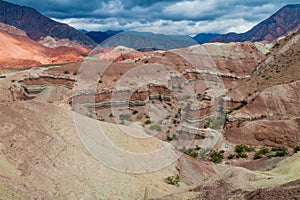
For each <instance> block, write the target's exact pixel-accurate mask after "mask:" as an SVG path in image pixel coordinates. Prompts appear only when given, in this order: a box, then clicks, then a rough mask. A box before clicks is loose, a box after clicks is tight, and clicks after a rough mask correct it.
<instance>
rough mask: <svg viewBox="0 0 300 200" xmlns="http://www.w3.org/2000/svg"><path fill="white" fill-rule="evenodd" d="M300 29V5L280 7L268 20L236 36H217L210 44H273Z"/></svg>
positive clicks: (234, 34) (235, 34)
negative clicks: (246, 42) (258, 42)
mask: <svg viewBox="0 0 300 200" xmlns="http://www.w3.org/2000/svg"><path fill="white" fill-rule="evenodd" d="M299 27H300V4H290V5H286V6H284V7H282V8H281V9H280V10H278V11H277V12H276V13H275V14H273V15H272V16H271V17H269V18H268V19H266V20H264V21H262V22H261V23H259V24H258V25H256V26H254V27H253V28H252V29H251V30H249V31H247V32H245V33H241V34H237V33H228V34H225V35H221V36H218V37H216V38H214V39H212V40H210V42H225V43H227V42H244V41H252V42H257V41H266V42H273V41H275V40H276V39H277V38H279V37H281V36H284V35H286V34H287V33H289V32H290V31H293V30H295V29H297V28H299Z"/></svg>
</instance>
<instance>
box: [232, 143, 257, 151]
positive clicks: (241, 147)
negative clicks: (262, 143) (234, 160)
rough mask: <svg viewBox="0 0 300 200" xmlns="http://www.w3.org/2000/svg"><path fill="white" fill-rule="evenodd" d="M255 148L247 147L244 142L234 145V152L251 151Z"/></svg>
mask: <svg viewBox="0 0 300 200" xmlns="http://www.w3.org/2000/svg"><path fill="white" fill-rule="evenodd" d="M254 150H255V148H254V147H248V146H246V145H244V144H239V145H236V146H235V152H236V153H242V152H252V151H254Z"/></svg>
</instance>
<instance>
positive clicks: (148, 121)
mask: <svg viewBox="0 0 300 200" xmlns="http://www.w3.org/2000/svg"><path fill="white" fill-rule="evenodd" d="M144 123H145V124H146V125H148V124H151V123H152V121H151V120H150V119H147V120H146V121H145V122H144Z"/></svg>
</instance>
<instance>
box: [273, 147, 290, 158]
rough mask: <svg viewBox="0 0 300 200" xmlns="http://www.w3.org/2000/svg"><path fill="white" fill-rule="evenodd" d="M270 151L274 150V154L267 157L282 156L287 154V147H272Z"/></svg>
mask: <svg viewBox="0 0 300 200" xmlns="http://www.w3.org/2000/svg"><path fill="white" fill-rule="evenodd" d="M271 151H273V152H275V154H274V155H270V156H269V157H284V156H286V155H287V154H288V149H287V148H286V147H283V146H282V147H272V149H271Z"/></svg>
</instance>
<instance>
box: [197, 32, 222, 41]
mask: <svg viewBox="0 0 300 200" xmlns="http://www.w3.org/2000/svg"><path fill="white" fill-rule="evenodd" d="M218 36H220V34H217V33H200V34H198V35H196V36H195V37H193V39H194V40H196V41H197V42H198V43H199V44H203V43H207V42H208V41H210V40H211V39H213V38H215V37H218Z"/></svg>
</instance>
